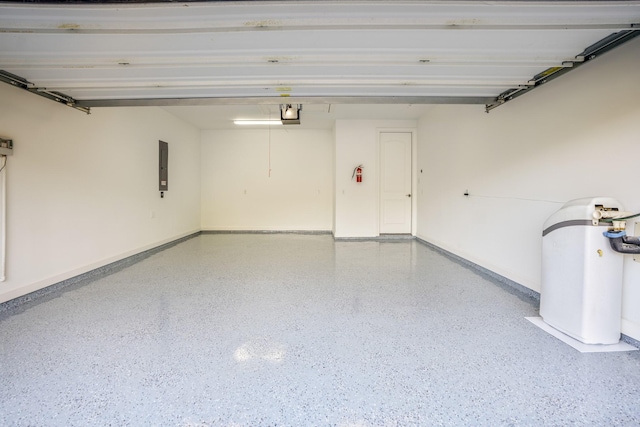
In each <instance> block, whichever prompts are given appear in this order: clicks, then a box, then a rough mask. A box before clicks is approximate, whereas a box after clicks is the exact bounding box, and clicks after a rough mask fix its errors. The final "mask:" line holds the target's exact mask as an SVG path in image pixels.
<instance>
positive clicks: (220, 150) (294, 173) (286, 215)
mask: <svg viewBox="0 0 640 427" xmlns="http://www.w3.org/2000/svg"><path fill="white" fill-rule="evenodd" d="M201 161H202V199H201V200H202V202H201V203H202V229H203V230H308V231H309V230H312V231H313V230H315V231H329V230H331V228H332V215H333V188H332V172H333V134H332V131H331V130H328V129H316V130H314V129H304V128H295V127H293V128H290V127H279V128H273V129H271V130H269V129H268V128H261V129H234V130H217V131H213V130H211V131H204V132H203V133H202V156H201Z"/></svg>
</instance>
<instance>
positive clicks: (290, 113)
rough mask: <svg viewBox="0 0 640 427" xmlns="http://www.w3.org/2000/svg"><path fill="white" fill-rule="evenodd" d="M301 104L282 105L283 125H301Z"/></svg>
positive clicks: (281, 118) (281, 116) (281, 117)
mask: <svg viewBox="0 0 640 427" xmlns="http://www.w3.org/2000/svg"><path fill="white" fill-rule="evenodd" d="M300 110H302V105H301V104H281V105H280V120H281V121H282V124H283V125H299V124H300Z"/></svg>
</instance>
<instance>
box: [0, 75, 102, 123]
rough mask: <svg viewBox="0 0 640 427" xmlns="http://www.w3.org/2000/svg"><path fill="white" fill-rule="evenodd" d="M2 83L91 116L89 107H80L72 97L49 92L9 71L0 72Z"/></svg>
mask: <svg viewBox="0 0 640 427" xmlns="http://www.w3.org/2000/svg"><path fill="white" fill-rule="evenodd" d="M0 81H3V82H5V83H8V84H10V85H12V86H15V87H18V88H20V89H24V90H26V91H29V92H31V93H35V94H36V95H40V96H42V97H44V98H47V99H50V100H52V101H56V102H59V103H61V104H64V105H66V106H67V107H71V108H75V109H76V110H80V111H82V112H84V113H87V114H91V109H90V108H89V107H84V106H81V105H78V101H76V100H75V99H73V98H72V97H70V96H68V95H65V94H64V93H60V92H55V91H50V90H47V88H44V87H37V86H36V85H34V84H33V83H31V82H29V81H28V80H26V79H23V78H22V77H20V76H16V75H15V74H11V73H9V72H8V71H4V70H0Z"/></svg>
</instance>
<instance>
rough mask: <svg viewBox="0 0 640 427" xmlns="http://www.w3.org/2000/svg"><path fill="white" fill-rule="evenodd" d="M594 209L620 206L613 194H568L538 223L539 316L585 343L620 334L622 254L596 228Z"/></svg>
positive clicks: (610, 339)
mask: <svg viewBox="0 0 640 427" xmlns="http://www.w3.org/2000/svg"><path fill="white" fill-rule="evenodd" d="M597 210H617V211H622V210H623V209H622V206H620V203H618V201H617V200H615V199H612V198H608V197H594V198H587V199H578V200H572V201H570V202H568V203H566V204H565V205H564V206H563V207H562V208H561V209H560V210H559V211H558V212H556V213H554V214H553V215H551V217H550V218H549V219H548V220H547V221H546V222H545V223H544V228H543V230H544V231H543V232H542V283H541V288H540V316H542V319H543V320H544V321H545V322H546V323H547V324H549V325H551V326H553V327H554V328H555V329H558V330H559V331H561V332H564V333H565V334H567V335H569V336H571V337H573V338H575V339H577V340H579V341H581V342H583V343H586V344H615V343H617V342H618V341H619V340H620V317H621V306H622V262H623V256H622V255H620V254H619V253H616V252H614V251H613V250H612V249H611V246H610V244H609V239H607V238H606V237H604V236H603V235H602V233H603V232H604V231H606V230H607V226H611V223H602V222H599V221H598V220H597V219H594V215H593V214H594V212H595V211H597Z"/></svg>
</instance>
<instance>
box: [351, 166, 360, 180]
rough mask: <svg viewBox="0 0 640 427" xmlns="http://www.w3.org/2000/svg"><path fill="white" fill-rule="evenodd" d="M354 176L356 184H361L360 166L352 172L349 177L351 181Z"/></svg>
mask: <svg viewBox="0 0 640 427" xmlns="http://www.w3.org/2000/svg"><path fill="white" fill-rule="evenodd" d="M354 176H355V177H356V182H362V165H358V166H357V167H356V168H355V169H354V170H353V175H351V179H353V177H354Z"/></svg>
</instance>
